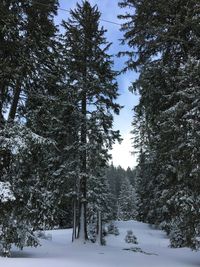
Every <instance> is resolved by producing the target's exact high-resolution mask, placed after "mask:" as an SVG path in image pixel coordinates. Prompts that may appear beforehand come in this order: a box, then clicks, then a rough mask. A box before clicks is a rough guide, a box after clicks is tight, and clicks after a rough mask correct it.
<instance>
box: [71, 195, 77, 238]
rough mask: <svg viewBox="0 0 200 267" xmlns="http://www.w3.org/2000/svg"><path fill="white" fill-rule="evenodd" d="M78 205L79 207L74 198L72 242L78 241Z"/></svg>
mask: <svg viewBox="0 0 200 267" xmlns="http://www.w3.org/2000/svg"><path fill="white" fill-rule="evenodd" d="M76 205H77V200H76V198H74V200H73V213H74V214H73V215H74V218H73V233H72V242H73V241H74V240H75V239H76Z"/></svg>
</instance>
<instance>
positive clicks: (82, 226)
mask: <svg viewBox="0 0 200 267" xmlns="http://www.w3.org/2000/svg"><path fill="white" fill-rule="evenodd" d="M81 111H82V112H81V113H82V114H81V115H82V125H81V145H82V148H83V151H82V153H81V178H80V207H79V209H80V212H79V213H80V215H79V216H80V223H79V231H78V238H84V240H87V239H88V235H87V200H86V198H87V151H86V144H87V126H86V113H87V103H86V93H85V92H84V93H83V96H82V106H81ZM83 232H84V237H83V234H82V233H83Z"/></svg>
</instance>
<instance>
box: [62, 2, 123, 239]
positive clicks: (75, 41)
mask: <svg viewBox="0 0 200 267" xmlns="http://www.w3.org/2000/svg"><path fill="white" fill-rule="evenodd" d="M70 14H71V17H70V19H68V20H67V21H64V22H63V27H64V29H65V34H64V38H63V44H64V47H65V48H66V49H65V52H64V57H65V58H66V64H68V66H69V67H68V68H67V69H68V72H67V73H66V75H67V77H68V84H69V86H70V88H72V89H73V92H74V94H75V95H76V101H77V105H78V109H77V110H78V116H79V118H78V123H79V127H78V128H77V129H76V130H77V133H78V143H77V144H78V145H77V157H78V162H79V164H78V196H79V206H80V212H79V231H78V238H82V239H87V215H86V210H87V199H88V196H87V187H88V186H87V181H88V179H89V177H90V176H91V175H92V176H94V175H95V176H97V177H98V176H99V175H100V173H99V170H100V169H101V168H103V167H104V166H105V165H106V163H107V160H108V159H109V154H108V150H109V149H110V148H111V146H112V144H113V142H114V140H115V139H118V138H119V132H118V131H113V130H112V122H113V113H112V112H115V113H117V114H118V113H119V109H120V106H119V105H117V104H116V103H115V102H114V101H115V99H116V97H117V83H116V81H115V78H116V74H117V73H116V72H115V71H113V70H112V64H113V62H112V57H111V56H110V55H108V54H107V50H108V49H109V47H110V44H109V43H107V41H106V39H105V36H104V34H105V30H104V29H103V28H101V27H100V26H99V19H100V12H99V11H98V8H97V6H94V7H91V5H90V3H89V2H88V1H84V2H83V3H82V4H77V7H76V9H75V10H71V12H70Z"/></svg>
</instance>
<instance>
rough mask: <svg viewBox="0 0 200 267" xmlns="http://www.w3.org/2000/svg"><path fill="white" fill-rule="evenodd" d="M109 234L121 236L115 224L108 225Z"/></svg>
mask: <svg viewBox="0 0 200 267" xmlns="http://www.w3.org/2000/svg"><path fill="white" fill-rule="evenodd" d="M108 234H111V235H119V230H118V228H117V226H116V225H114V223H113V222H111V223H110V224H109V225H108Z"/></svg>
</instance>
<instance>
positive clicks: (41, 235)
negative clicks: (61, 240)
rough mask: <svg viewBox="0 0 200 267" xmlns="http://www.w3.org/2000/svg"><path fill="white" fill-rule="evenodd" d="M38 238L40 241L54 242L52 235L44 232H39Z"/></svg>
mask: <svg viewBox="0 0 200 267" xmlns="http://www.w3.org/2000/svg"><path fill="white" fill-rule="evenodd" d="M37 237H38V238H40V239H45V240H52V234H50V233H48V234H47V233H45V232H44V231H38V232H37Z"/></svg>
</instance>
